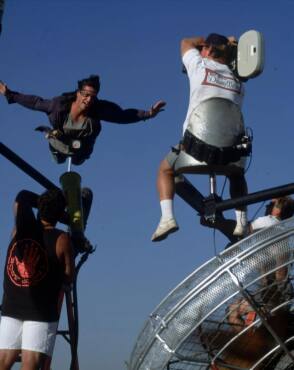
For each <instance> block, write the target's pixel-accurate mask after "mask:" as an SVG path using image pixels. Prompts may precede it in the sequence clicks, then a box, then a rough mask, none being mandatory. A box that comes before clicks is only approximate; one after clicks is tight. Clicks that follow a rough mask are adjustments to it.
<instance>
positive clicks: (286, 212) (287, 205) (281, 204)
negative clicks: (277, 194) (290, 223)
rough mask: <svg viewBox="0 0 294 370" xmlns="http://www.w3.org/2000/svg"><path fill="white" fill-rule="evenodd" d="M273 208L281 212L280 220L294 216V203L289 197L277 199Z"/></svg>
mask: <svg viewBox="0 0 294 370" xmlns="http://www.w3.org/2000/svg"><path fill="white" fill-rule="evenodd" d="M275 207H277V208H279V209H280V210H281V214H280V219H281V220H285V219H286V218H289V217H292V216H293V214H294V201H293V199H292V198H291V197H288V196H285V197H281V198H278V199H277V200H276V202H275Z"/></svg>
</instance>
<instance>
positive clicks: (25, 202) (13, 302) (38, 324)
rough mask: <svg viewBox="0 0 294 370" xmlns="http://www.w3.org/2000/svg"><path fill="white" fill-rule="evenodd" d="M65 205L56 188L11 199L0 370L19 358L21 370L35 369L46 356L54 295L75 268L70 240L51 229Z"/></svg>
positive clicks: (54, 319)
mask: <svg viewBox="0 0 294 370" xmlns="http://www.w3.org/2000/svg"><path fill="white" fill-rule="evenodd" d="M65 206H66V202H65V198H64V196H63V193H62V191H61V190H59V189H52V190H49V191H46V192H45V193H44V194H42V195H41V196H40V197H38V196H37V195H36V194H34V193H32V192H29V191H26V190H23V191H21V192H20V193H19V194H18V195H17V197H16V200H15V228H14V231H13V236H12V240H11V242H10V244H9V247H8V251H7V257H6V263H5V270H4V284H3V299H2V308H1V311H2V312H1V313H2V316H1V323H0V370H9V369H11V367H12V366H13V364H14V362H15V361H16V360H17V358H18V357H19V355H20V354H21V361H22V369H23V370H37V369H39V368H40V366H41V364H42V362H43V360H44V359H45V358H46V356H49V357H51V356H52V352H53V347H54V342H55V336H56V331H57V326H58V320H59V314H60V309H59V299H60V293H61V291H62V288H63V286H64V284H65V285H69V284H71V282H72V280H73V276H74V268H75V267H74V258H73V249H72V246H71V242H70V237H69V235H68V234H67V233H65V232H63V231H62V230H59V229H57V228H56V227H55V225H56V223H57V221H58V220H59V219H60V218H61V217H62V215H63V213H64V211H65ZM33 207H36V208H37V209H38V216H37V218H36V217H35V215H34V212H33V209H32V208H33Z"/></svg>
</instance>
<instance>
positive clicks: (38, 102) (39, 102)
mask: <svg viewBox="0 0 294 370" xmlns="http://www.w3.org/2000/svg"><path fill="white" fill-rule="evenodd" d="M6 99H7V101H8V103H9V104H12V103H17V104H20V105H22V106H23V107H25V108H28V109H32V110H36V111H40V112H44V113H47V114H49V113H50V112H51V111H52V109H53V106H54V99H43V98H41V97H40V96H36V95H27V94H21V93H18V92H15V91H11V90H8V91H7V93H6Z"/></svg>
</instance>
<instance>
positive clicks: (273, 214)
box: [200, 196, 294, 243]
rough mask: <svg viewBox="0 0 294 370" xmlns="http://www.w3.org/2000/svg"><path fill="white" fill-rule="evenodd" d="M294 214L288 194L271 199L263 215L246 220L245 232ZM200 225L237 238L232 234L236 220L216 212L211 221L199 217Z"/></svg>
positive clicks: (293, 205) (250, 232)
mask: <svg viewBox="0 0 294 370" xmlns="http://www.w3.org/2000/svg"><path fill="white" fill-rule="evenodd" d="M293 214H294V200H293V199H292V198H291V197H289V196H284V197H280V198H274V199H272V200H271V201H270V202H269V203H268V204H267V205H266V207H265V215H264V216H261V217H258V218H256V219H255V220H253V221H251V222H248V224H247V230H246V234H252V233H254V232H256V231H259V230H261V229H264V228H266V227H270V226H273V225H276V224H278V223H279V222H280V221H283V220H286V219H287V218H290V217H292V216H293ZM200 222H201V225H203V226H207V227H210V228H214V229H217V230H219V231H221V232H222V233H223V234H224V235H226V236H227V238H228V239H229V240H230V241H231V242H232V243H234V242H236V241H237V240H238V238H237V237H236V236H234V229H235V227H236V221H235V220H230V219H227V218H224V217H223V215H222V214H218V215H217V216H216V219H215V220H214V221H213V222H212V221H210V220H206V219H205V218H204V216H202V217H201V219H200Z"/></svg>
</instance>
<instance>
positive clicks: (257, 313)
mask: <svg viewBox="0 0 294 370" xmlns="http://www.w3.org/2000/svg"><path fill="white" fill-rule="evenodd" d="M293 261H294V218H291V219H288V220H286V221H283V222H281V223H279V224H277V225H274V226H272V227H270V228H267V229H263V230H261V231H260V232H258V233H255V234H253V235H251V236H249V237H247V238H246V239H244V240H242V241H240V242H238V243H237V244H235V245H233V246H232V247H230V248H229V249H226V250H225V251H223V252H222V253H221V254H219V255H218V256H216V257H214V258H213V259H211V260H210V261H208V262H206V263H205V264H204V265H202V266H201V267H199V268H198V269H196V270H195V271H194V272H193V273H192V274H191V275H189V276H188V277H187V278H186V279H185V280H184V281H183V282H182V283H180V284H179V285H178V286H177V287H176V288H175V289H174V290H173V291H172V292H170V293H169V295H168V296H167V297H166V298H165V299H164V300H163V301H162V302H161V303H160V304H159V305H158V306H157V308H156V309H155V310H154V311H153V313H152V314H151V315H150V317H149V319H148V320H147V321H146V323H145V326H144V328H143V330H142V331H141V333H140V335H139V336H138V339H137V341H136V344H135V346H134V349H133V352H132V354H131V357H130V361H129V364H128V367H129V370H162V369H167V370H204V369H211V370H214V369H215V370H216V369H218V370H225V369H239V370H240V369H257V370H260V369H268V370H270V369H275V370H282V369H283V370H284V369H288V370H289V369H290V367H289V366H292V363H293V362H294V352H293V353H292V352H291V349H292V347H293V348H294V303H293V302H292V301H293V298H294V289H293V285H292V281H293V275H294V271H293V267H292V265H293ZM283 366H284V367H283ZM291 369H292V367H291ZM293 369H294V368H293Z"/></svg>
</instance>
